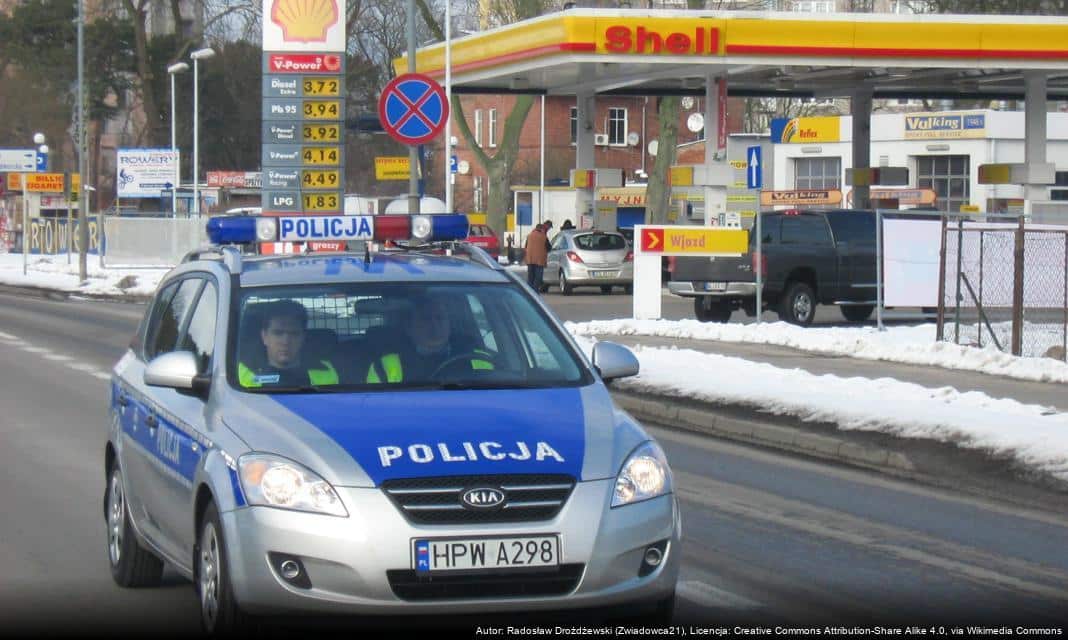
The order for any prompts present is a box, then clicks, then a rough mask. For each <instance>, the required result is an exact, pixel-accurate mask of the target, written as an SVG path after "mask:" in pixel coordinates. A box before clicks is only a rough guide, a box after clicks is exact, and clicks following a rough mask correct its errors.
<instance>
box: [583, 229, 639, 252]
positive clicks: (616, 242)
mask: <svg viewBox="0 0 1068 640" xmlns="http://www.w3.org/2000/svg"><path fill="white" fill-rule="evenodd" d="M575 246H577V247H578V248H579V249H582V250H584V251H618V250H619V249H626V248H627V240H626V239H625V238H624V237H623V236H621V235H618V234H615V233H588V234H585V235H581V236H575Z"/></svg>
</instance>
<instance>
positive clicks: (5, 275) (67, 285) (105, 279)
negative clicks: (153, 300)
mask: <svg viewBox="0 0 1068 640" xmlns="http://www.w3.org/2000/svg"><path fill="white" fill-rule="evenodd" d="M22 260H23V256H22V254H14V253H5V254H0V284H6V285H14V286H22V287H38V288H42V289H54V290H56V291H66V292H71V293H84V294H90V295H108V296H131V297H143V296H148V295H152V293H153V292H154V291H155V290H156V286H157V285H158V284H159V281H160V280H161V279H162V278H163V275H164V274H165V273H167V271H169V268H159V267H151V268H137V267H120V268H111V267H108V268H104V267H101V266H100V258H99V256H95V255H90V256H88V257H87V264H86V266H87V268H88V271H89V273H88V276H89V278H88V282H87V283H86V284H85V285H84V286H82V285H81V283H80V282H79V280H78V256H77V255H73V256H71V259H70V264H67V256H66V255H45V256H39V255H30V256H29V259H28V260H27V272H26V275H23V273H22Z"/></svg>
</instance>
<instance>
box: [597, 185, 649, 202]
mask: <svg viewBox="0 0 1068 640" xmlns="http://www.w3.org/2000/svg"><path fill="white" fill-rule="evenodd" d="M597 199H598V200H611V201H613V202H615V203H616V204H618V205H619V206H621V207H644V206H645V187H610V188H609V187H605V188H602V189H598V190H597Z"/></svg>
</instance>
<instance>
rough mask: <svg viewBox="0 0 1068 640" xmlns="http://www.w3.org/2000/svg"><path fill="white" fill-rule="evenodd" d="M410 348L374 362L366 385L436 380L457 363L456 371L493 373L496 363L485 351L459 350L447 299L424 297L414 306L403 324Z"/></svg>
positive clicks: (443, 297)
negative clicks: (486, 371)
mask: <svg viewBox="0 0 1068 640" xmlns="http://www.w3.org/2000/svg"><path fill="white" fill-rule="evenodd" d="M404 334H405V337H407V339H408V340H407V344H406V345H401V346H398V347H397V348H395V349H392V350H390V351H389V352H388V353H385V354H384V355H382V356H381V357H380V358H378V359H376V360H373V361H372V362H371V365H370V367H369V368H368V370H367V382H369V383H381V382H418V381H426V380H430V379H432V378H435V377H437V375H438V374H440V373H441V372H442V371H444V370H447V368H448V367H447V366H445V365H448V366H451V365H452V364H454V363H452V362H450V360H455V365H456V366H457V367H463V368H469V369H470V370H492V369H493V368H494V367H493V361H492V359H491V358H492V356H491V354H490V353H489V352H487V351H485V350H484V349H477V348H475V349H470V348H456V347H455V345H454V344H453V342H452V321H451V319H450V317H449V306H448V301H447V300H446V298H445V296H443V295H440V294H424V295H421V296H419V297H417V298H416V299H415V300H414V301H413V304H412V308H411V310H410V311H409V313H408V317H407V320H406V322H405V323H404Z"/></svg>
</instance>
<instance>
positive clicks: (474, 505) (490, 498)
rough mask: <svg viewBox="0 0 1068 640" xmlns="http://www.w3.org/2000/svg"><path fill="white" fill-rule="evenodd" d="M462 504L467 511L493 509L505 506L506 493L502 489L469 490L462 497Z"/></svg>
mask: <svg viewBox="0 0 1068 640" xmlns="http://www.w3.org/2000/svg"><path fill="white" fill-rule="evenodd" d="M460 502H462V503H463V505H464V507H465V508H467V509H493V508H494V507H499V506H501V505H502V504H504V492H503V491H501V490H500V489H490V488H479V489H468V490H467V491H464V492H463V494H461V495H460Z"/></svg>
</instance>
